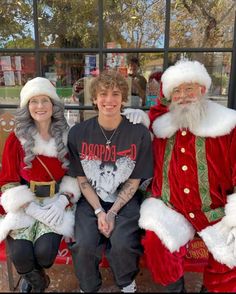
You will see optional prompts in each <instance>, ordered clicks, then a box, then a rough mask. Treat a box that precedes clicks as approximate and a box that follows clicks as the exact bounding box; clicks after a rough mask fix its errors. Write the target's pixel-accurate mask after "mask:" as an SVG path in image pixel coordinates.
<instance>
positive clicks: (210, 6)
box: [170, 0, 236, 48]
mask: <svg viewBox="0 0 236 294" xmlns="http://www.w3.org/2000/svg"><path fill="white" fill-rule="evenodd" d="M235 9H236V2H235V1H234V0H224V1H218V0H217V1H214V0H206V1H193V0H190V1H184V0H180V1H177V0H172V1H171V22H170V47H195V48H198V47H203V48H212V47H219V48H231V47H232V45H233V26H234V18H235Z"/></svg>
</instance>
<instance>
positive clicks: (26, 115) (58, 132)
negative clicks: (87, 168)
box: [15, 99, 69, 168]
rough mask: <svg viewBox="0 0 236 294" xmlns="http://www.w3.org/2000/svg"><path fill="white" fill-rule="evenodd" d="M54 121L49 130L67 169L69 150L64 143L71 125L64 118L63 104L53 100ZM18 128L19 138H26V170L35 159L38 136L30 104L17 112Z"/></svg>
mask: <svg viewBox="0 0 236 294" xmlns="http://www.w3.org/2000/svg"><path fill="white" fill-rule="evenodd" d="M51 101H52V104H53V110H52V121H51V126H50V129H49V132H50V135H51V136H52V137H53V138H54V139H55V143H56V148H57V152H58V154H57V157H58V159H59V160H60V161H61V162H62V163H63V164H62V166H63V167H64V168H65V167H67V166H68V164H69V161H68V160H67V158H66V154H67V148H66V145H65V144H64V142H63V134H64V133H65V131H67V130H69V125H68V123H67V121H66V118H65V116H64V105H63V103H61V102H59V101H56V100H52V99H51ZM15 118H16V127H15V134H16V136H17V137H18V138H24V139H25V143H24V145H23V149H24V151H25V157H24V162H25V164H26V168H31V167H32V163H31V162H32V160H33V159H34V158H35V154H34V153H33V151H32V150H33V147H34V145H35V139H34V136H35V135H36V134H37V132H38V131H37V128H36V125H35V122H34V119H33V118H32V117H31V115H30V112H29V109H28V104H27V105H26V106H24V107H22V108H18V109H17V110H16V115H15Z"/></svg>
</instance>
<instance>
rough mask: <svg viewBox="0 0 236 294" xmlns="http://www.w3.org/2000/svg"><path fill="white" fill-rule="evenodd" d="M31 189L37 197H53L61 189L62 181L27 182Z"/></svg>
mask: <svg viewBox="0 0 236 294" xmlns="http://www.w3.org/2000/svg"><path fill="white" fill-rule="evenodd" d="M27 185H28V186H29V188H30V190H31V191H32V192H33V193H34V194H35V196H36V197H40V198H43V197H52V196H54V195H55V194H56V193H57V192H58V191H59V185H60V182H56V181H50V182H36V181H30V182H27Z"/></svg>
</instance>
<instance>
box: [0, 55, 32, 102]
mask: <svg viewBox="0 0 236 294" xmlns="http://www.w3.org/2000/svg"><path fill="white" fill-rule="evenodd" d="M35 74H36V66H35V56H34V55H33V54H30V53H28V54H27V53H24V54H22V53H20V54H17V53H15V54H14V53H11V54H10V53H5V54H3V53H0V103H13V104H18V102H19V94H20V90H21V88H22V86H23V85H24V84H25V83H26V82H27V81H28V80H29V79H32V78H33V77H35Z"/></svg>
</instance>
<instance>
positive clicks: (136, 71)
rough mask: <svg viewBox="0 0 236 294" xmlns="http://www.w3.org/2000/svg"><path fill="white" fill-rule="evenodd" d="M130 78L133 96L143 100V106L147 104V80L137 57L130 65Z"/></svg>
mask: <svg viewBox="0 0 236 294" xmlns="http://www.w3.org/2000/svg"><path fill="white" fill-rule="evenodd" d="M128 76H129V77H130V78H131V79H132V80H131V95H132V96H134V97H139V98H140V99H141V105H140V106H145V104H146V86H147V80H146V78H145V77H144V76H143V75H142V73H141V70H140V63H139V59H138V58H137V57H132V58H131V59H130V61H129V64H128Z"/></svg>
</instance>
